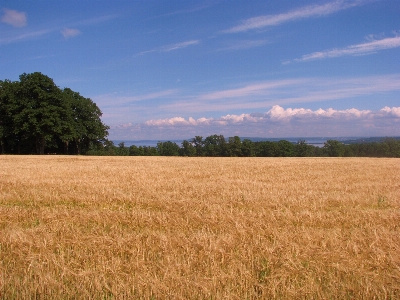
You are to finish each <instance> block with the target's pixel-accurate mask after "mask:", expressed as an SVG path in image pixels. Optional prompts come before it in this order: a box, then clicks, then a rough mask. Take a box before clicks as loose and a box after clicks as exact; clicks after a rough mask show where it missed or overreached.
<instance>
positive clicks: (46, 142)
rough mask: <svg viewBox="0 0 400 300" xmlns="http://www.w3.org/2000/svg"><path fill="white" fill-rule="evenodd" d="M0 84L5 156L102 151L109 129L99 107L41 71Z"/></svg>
mask: <svg viewBox="0 0 400 300" xmlns="http://www.w3.org/2000/svg"><path fill="white" fill-rule="evenodd" d="M19 79H20V80H19V81H15V82H11V81H9V80H5V81H0V141H1V152H2V153H25V154H30V153H37V154H44V153H65V154H80V153H87V152H88V151H89V150H92V151H100V150H101V148H99V146H101V145H102V143H103V142H104V141H105V140H106V136H107V135H108V132H107V130H108V127H107V126H106V125H104V124H103V123H102V122H101V120H100V117H101V115H102V113H101V111H100V109H99V108H98V107H97V105H96V104H95V103H94V102H93V101H92V100H91V99H89V98H85V97H82V96H81V95H80V94H79V93H77V92H74V91H72V90H71V89H69V88H65V89H63V90H61V89H60V88H59V87H57V86H56V85H55V83H54V82H53V80H52V79H51V78H49V77H48V76H46V75H43V74H41V73H39V72H35V73H31V74H26V73H24V74H22V75H21V76H20V77H19Z"/></svg>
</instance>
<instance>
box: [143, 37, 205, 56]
mask: <svg viewBox="0 0 400 300" xmlns="http://www.w3.org/2000/svg"><path fill="white" fill-rule="evenodd" d="M199 43H200V40H191V41H186V42H181V43H176V44H170V45H165V46H161V47H158V48H155V49H151V50H146V51H142V52H140V53H138V54H136V56H137V55H144V54H147V53H151V52H169V51H172V50H178V49H182V48H186V47H189V46H193V45H197V44H199Z"/></svg>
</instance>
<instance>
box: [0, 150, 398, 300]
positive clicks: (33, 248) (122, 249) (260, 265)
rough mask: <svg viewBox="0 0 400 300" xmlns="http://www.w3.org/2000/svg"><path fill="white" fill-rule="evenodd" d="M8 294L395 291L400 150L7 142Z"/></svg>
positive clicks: (3, 254) (3, 204)
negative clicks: (229, 153)
mask: <svg viewBox="0 0 400 300" xmlns="http://www.w3.org/2000/svg"><path fill="white" fill-rule="evenodd" d="M0 259H1V262H0V298H2V299H374V298H375V299H399V298H400V160H399V159H374V158H188V157H81V156H4V155H3V156H0Z"/></svg>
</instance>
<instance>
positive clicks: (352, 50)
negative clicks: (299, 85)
mask: <svg viewBox="0 0 400 300" xmlns="http://www.w3.org/2000/svg"><path fill="white" fill-rule="evenodd" d="M398 47H400V36H396V37H391V38H384V39H380V40H373V41H369V42H367V43H362V44H357V45H351V46H348V47H346V48H341V49H331V50H325V51H320V52H314V53H311V54H306V55H303V56H302V57H301V58H298V59H294V60H293V61H294V62H303V61H309V60H316V59H324V58H333V57H340V56H348V55H367V54H372V53H376V52H377V51H380V50H385V49H391V48H398ZM289 62H291V61H286V62H284V64H285V63H289Z"/></svg>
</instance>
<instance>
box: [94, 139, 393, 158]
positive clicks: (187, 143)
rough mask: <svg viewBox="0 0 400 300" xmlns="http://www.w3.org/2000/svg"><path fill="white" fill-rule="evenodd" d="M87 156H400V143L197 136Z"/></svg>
mask: <svg viewBox="0 0 400 300" xmlns="http://www.w3.org/2000/svg"><path fill="white" fill-rule="evenodd" d="M88 154H89V155H118V156H197V157H201V156H207V157H400V140H399V139H395V138H384V139H382V140H381V141H379V142H367V143H352V144H344V143H342V142H340V141H337V140H327V141H326V142H325V143H324V146H323V147H317V146H313V145H309V144H307V143H306V142H305V141H304V140H299V141H297V143H291V142H289V141H287V140H280V141H278V142H272V141H259V142H253V141H251V140H249V139H243V140H241V139H240V137H238V136H234V137H230V138H228V139H226V138H225V137H224V136H223V135H216V134H215V135H211V136H208V137H206V138H203V137H202V136H196V137H194V138H193V139H190V140H184V141H183V142H182V143H181V145H178V144H177V143H175V142H171V141H167V142H158V143H157V146H156V147H151V146H135V145H132V146H130V147H126V146H125V144H124V143H123V142H122V143H120V144H118V146H115V145H114V144H113V142H111V141H108V142H106V143H105V146H104V148H102V149H101V150H93V151H89V152H88Z"/></svg>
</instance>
